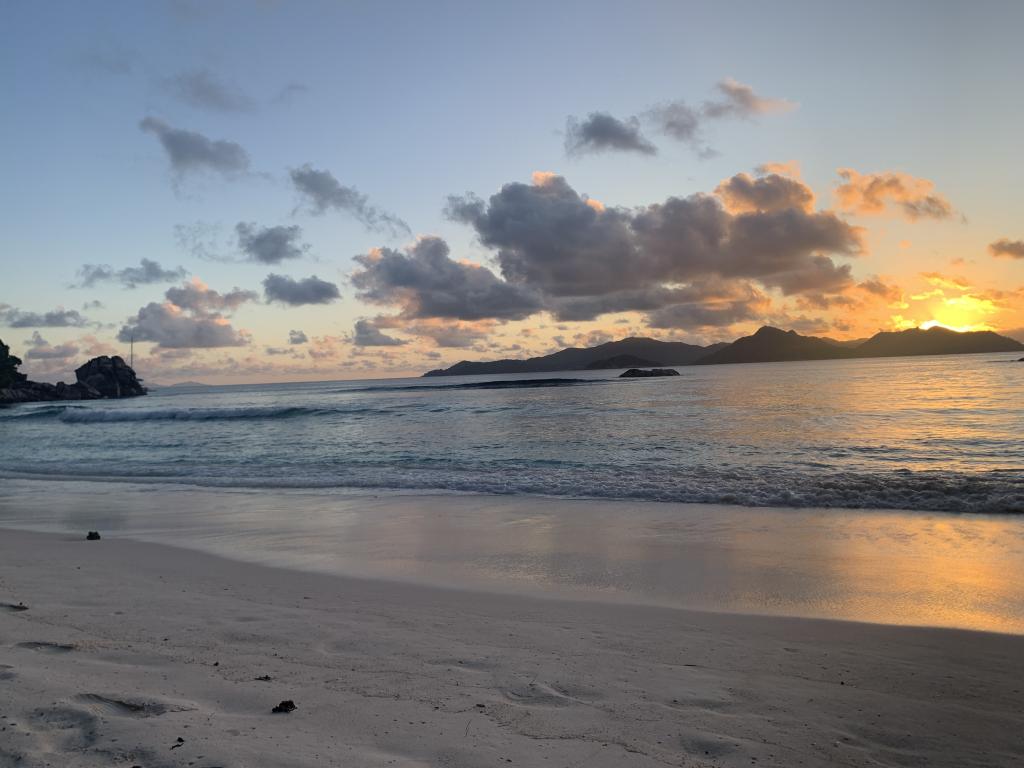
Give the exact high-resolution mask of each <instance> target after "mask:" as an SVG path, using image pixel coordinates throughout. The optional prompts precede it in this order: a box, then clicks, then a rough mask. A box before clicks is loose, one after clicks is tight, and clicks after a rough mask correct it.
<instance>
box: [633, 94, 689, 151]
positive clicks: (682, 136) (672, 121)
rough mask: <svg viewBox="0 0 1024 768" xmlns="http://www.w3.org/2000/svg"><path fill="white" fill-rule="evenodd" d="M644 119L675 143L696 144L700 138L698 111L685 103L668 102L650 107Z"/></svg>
mask: <svg viewBox="0 0 1024 768" xmlns="http://www.w3.org/2000/svg"><path fill="white" fill-rule="evenodd" d="M644 117H645V118H646V119H647V120H649V121H650V122H652V123H654V125H656V126H657V127H658V129H659V130H661V131H662V132H663V133H665V134H668V135H669V136H671V137H672V138H673V139H676V140H677V141H683V142H690V143H696V142H697V141H698V139H699V138H700V129H701V123H702V116H701V113H700V110H698V109H694V108H693V107H691V106H689V105H688V104H687V103H686V102H685V101H670V102H667V103H665V104H660V105H658V106H656V107H651V108H650V109H649V110H647V111H646V112H645V113H644Z"/></svg>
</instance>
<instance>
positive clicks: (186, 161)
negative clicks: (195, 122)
mask: <svg viewBox="0 0 1024 768" xmlns="http://www.w3.org/2000/svg"><path fill="white" fill-rule="evenodd" d="M139 128H141V129H142V130H143V131H145V132H147V133H152V134H153V135H154V136H156V137H157V139H159V140H160V144H161V145H162V146H163V148H164V151H165V152H166V153H167V158H168V159H169V160H170V161H171V169H172V170H173V171H174V173H175V174H177V175H179V176H180V175H184V174H187V173H192V172H202V171H212V172H214V173H219V174H222V175H224V176H227V177H232V176H235V175H238V174H241V173H244V172H245V171H247V170H248V169H249V154H248V153H247V152H246V151H245V150H244V149H243V148H242V147H241V146H240V145H238V144H236V143H235V142H233V141H226V140H216V141H215V140H212V139H209V138H207V137H206V136H204V135H203V134H201V133H196V132H195V131H186V130H182V129H180V128H174V127H172V126H170V125H168V124H167V123H165V122H164V121H163V120H159V119H158V118H155V117H147V118H145V119H144V120H142V121H141V122H140V123H139Z"/></svg>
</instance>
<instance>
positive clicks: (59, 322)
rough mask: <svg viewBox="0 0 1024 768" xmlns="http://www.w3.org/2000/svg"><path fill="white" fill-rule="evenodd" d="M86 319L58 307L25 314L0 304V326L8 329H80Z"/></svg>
mask: <svg viewBox="0 0 1024 768" xmlns="http://www.w3.org/2000/svg"><path fill="white" fill-rule="evenodd" d="M86 322H87V321H86V319H85V318H84V317H82V315H81V314H80V313H79V312H78V310H75V309H64V308H63V307H58V308H57V309H53V310H50V311H49V312H25V311H23V310H20V309H17V308H16V307H12V306H10V305H9V304H0V325H6V326H9V327H10V328H69V327H72V328H80V327H82V326H83V325H85V324H86Z"/></svg>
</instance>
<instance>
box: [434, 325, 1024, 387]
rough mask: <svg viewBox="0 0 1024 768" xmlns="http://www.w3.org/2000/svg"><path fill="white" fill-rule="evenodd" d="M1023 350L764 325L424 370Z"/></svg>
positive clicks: (943, 334) (982, 338)
mask: <svg viewBox="0 0 1024 768" xmlns="http://www.w3.org/2000/svg"><path fill="white" fill-rule="evenodd" d="M1017 351H1024V344H1022V343H1021V342H1019V341H1017V340H1016V339H1011V338H1009V337H1008V336H1001V335H1000V334H998V333H994V332H993V331H964V332H960V331H953V330H950V329H948V328H943V327H941V326H934V327H932V328H928V329H924V328H911V329H909V330H905V331H882V332H880V333H876V334H875V335H874V336H872V337H871V338H869V339H856V340H852V341H838V340H836V339H829V338H826V337H819V336H803V335H801V334H799V333H797V332H796V331H792V330H790V331H784V330H782V329H780V328H773V327H772V326H769V325H766V326H763V327H762V328H759V329H758V330H757V332H755V333H753V334H751V335H750V336H743V337H742V338H739V339H736V340H735V341H733V342H732V343H728V344H727V343H717V344H710V345H708V346H706V347H702V346H699V345H695V344H686V343H683V342H679V341H658V340H657V339H647V338H642V337H631V338H627V339H621V340H619V341H610V342H607V343H605V344H599V345H598V346H596V347H587V348H578V347H570V348H567V349H563V350H561V351H559V352H555V353H553V354H550V355H544V356H542V357H531V358H529V359H526V360H514V359H506V360H493V361H483V362H473V361H469V360H463V361H462V362H459V363H456V364H455V365H453V366H451V367H450V368H439V369H437V370H433V371H428V372H427V373H425V374H423V375H424V376H462V375H467V376H468V375H480V374H495V373H541V372H551V371H580V370H600V369H614V368H652V367H667V366H683V365H723V364H727V363H781V362H792V361H799V360H846V359H852V358H866V357H912V356H918V355H963V354H974V353H979V352H985V353H993V352H1017Z"/></svg>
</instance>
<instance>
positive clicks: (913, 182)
mask: <svg viewBox="0 0 1024 768" xmlns="http://www.w3.org/2000/svg"><path fill="white" fill-rule="evenodd" d="M836 172H837V173H838V174H839V177H840V178H841V179H842V180H843V181H842V183H841V184H839V185H837V186H836V190H835V193H836V201H837V203H838V206H839V209H840V210H842V211H844V212H846V213H850V214H854V215H859V216H877V215H881V214H884V213H886V211H887V210H888V209H889V205H890V204H892V205H894V206H895V207H896V209H897V210H898V211H899V212H900V213H901V214H902V215H903V217H904V218H906V219H907V220H908V221H917V220H918V219H949V218H951V217H952V216H953V214H954V210H953V206H952V205H950V203H949V201H948V200H946V198H944V197H943V196H942V195H940V194H937V193H935V192H934V191H933V190H934V187H935V185H934V183H932V182H931V181H929V180H928V179H921V178H917V177H915V176H911V175H909V174H906V173H900V172H898V171H884V172H882V173H867V174H860V173H858V172H857V171H855V170H853V169H852V168H840V169H838V170H837V171H836Z"/></svg>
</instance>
